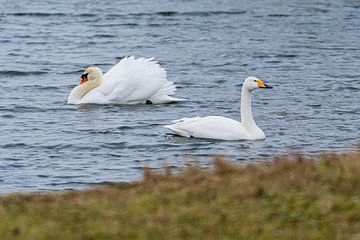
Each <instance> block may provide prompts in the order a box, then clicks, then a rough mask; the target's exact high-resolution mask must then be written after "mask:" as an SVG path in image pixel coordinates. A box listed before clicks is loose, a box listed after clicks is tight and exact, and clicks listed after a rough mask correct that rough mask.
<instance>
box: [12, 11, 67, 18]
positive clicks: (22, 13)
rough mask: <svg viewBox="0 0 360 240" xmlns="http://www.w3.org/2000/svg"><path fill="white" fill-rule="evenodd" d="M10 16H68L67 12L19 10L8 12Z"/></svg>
mask: <svg viewBox="0 0 360 240" xmlns="http://www.w3.org/2000/svg"><path fill="white" fill-rule="evenodd" d="M7 15H10V16H31V17H52V16H66V14H65V13H42V12H17V13H8V14H7Z"/></svg>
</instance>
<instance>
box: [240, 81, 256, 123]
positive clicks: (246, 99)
mask: <svg viewBox="0 0 360 240" xmlns="http://www.w3.org/2000/svg"><path fill="white" fill-rule="evenodd" d="M241 123H242V124H243V125H244V126H253V125H256V124H255V121H254V118H253V115H252V112H251V92H250V91H249V90H247V89H246V88H244V87H243V88H242V90H241Z"/></svg>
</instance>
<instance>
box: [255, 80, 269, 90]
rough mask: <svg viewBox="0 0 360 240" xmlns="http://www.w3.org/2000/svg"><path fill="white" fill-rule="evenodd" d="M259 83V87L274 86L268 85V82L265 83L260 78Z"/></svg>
mask: <svg viewBox="0 0 360 240" xmlns="http://www.w3.org/2000/svg"><path fill="white" fill-rule="evenodd" d="M257 83H258V86H259V88H272V87H271V86H269V85H266V84H265V83H264V82H263V81H261V80H258V81H257Z"/></svg>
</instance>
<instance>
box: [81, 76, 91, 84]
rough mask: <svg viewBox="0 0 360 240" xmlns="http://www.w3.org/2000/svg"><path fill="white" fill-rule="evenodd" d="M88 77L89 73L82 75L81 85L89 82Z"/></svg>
mask: <svg viewBox="0 0 360 240" xmlns="http://www.w3.org/2000/svg"><path fill="white" fill-rule="evenodd" d="M88 75H89V73H84V74H83V75H81V81H80V85H81V84H83V83H85V82H87V81H88V78H87V76H88Z"/></svg>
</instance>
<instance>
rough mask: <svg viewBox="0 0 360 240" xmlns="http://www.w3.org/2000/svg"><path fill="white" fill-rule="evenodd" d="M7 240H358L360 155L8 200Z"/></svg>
mask: <svg viewBox="0 0 360 240" xmlns="http://www.w3.org/2000/svg"><path fill="white" fill-rule="evenodd" d="M0 236H1V239H2V240H7V239H24V240H25V239H84V240H85V239H86V240H91V239H360V153H358V152H354V153H347V154H324V155H322V156H320V157H314V158H311V157H307V158H305V157H304V156H302V155H295V156H282V157H276V158H275V159H274V161H272V162H267V163H264V164H260V165H246V166H240V165H236V164H234V163H232V162H230V161H228V160H225V159H224V158H221V157H216V158H214V160H213V168H212V169H211V170H202V169H201V168H200V166H199V165H198V164H197V163H196V162H195V163H191V164H188V165H187V166H186V167H185V168H184V169H183V170H182V171H181V172H178V173H174V172H172V171H171V169H170V168H165V170H164V173H159V172H154V171H151V170H150V169H144V179H143V180H142V181H139V182H136V183H132V184H113V185H109V186H105V187H101V188H96V189H91V190H85V191H70V192H66V193H61V194H12V195H9V196H6V197H0Z"/></svg>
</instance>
